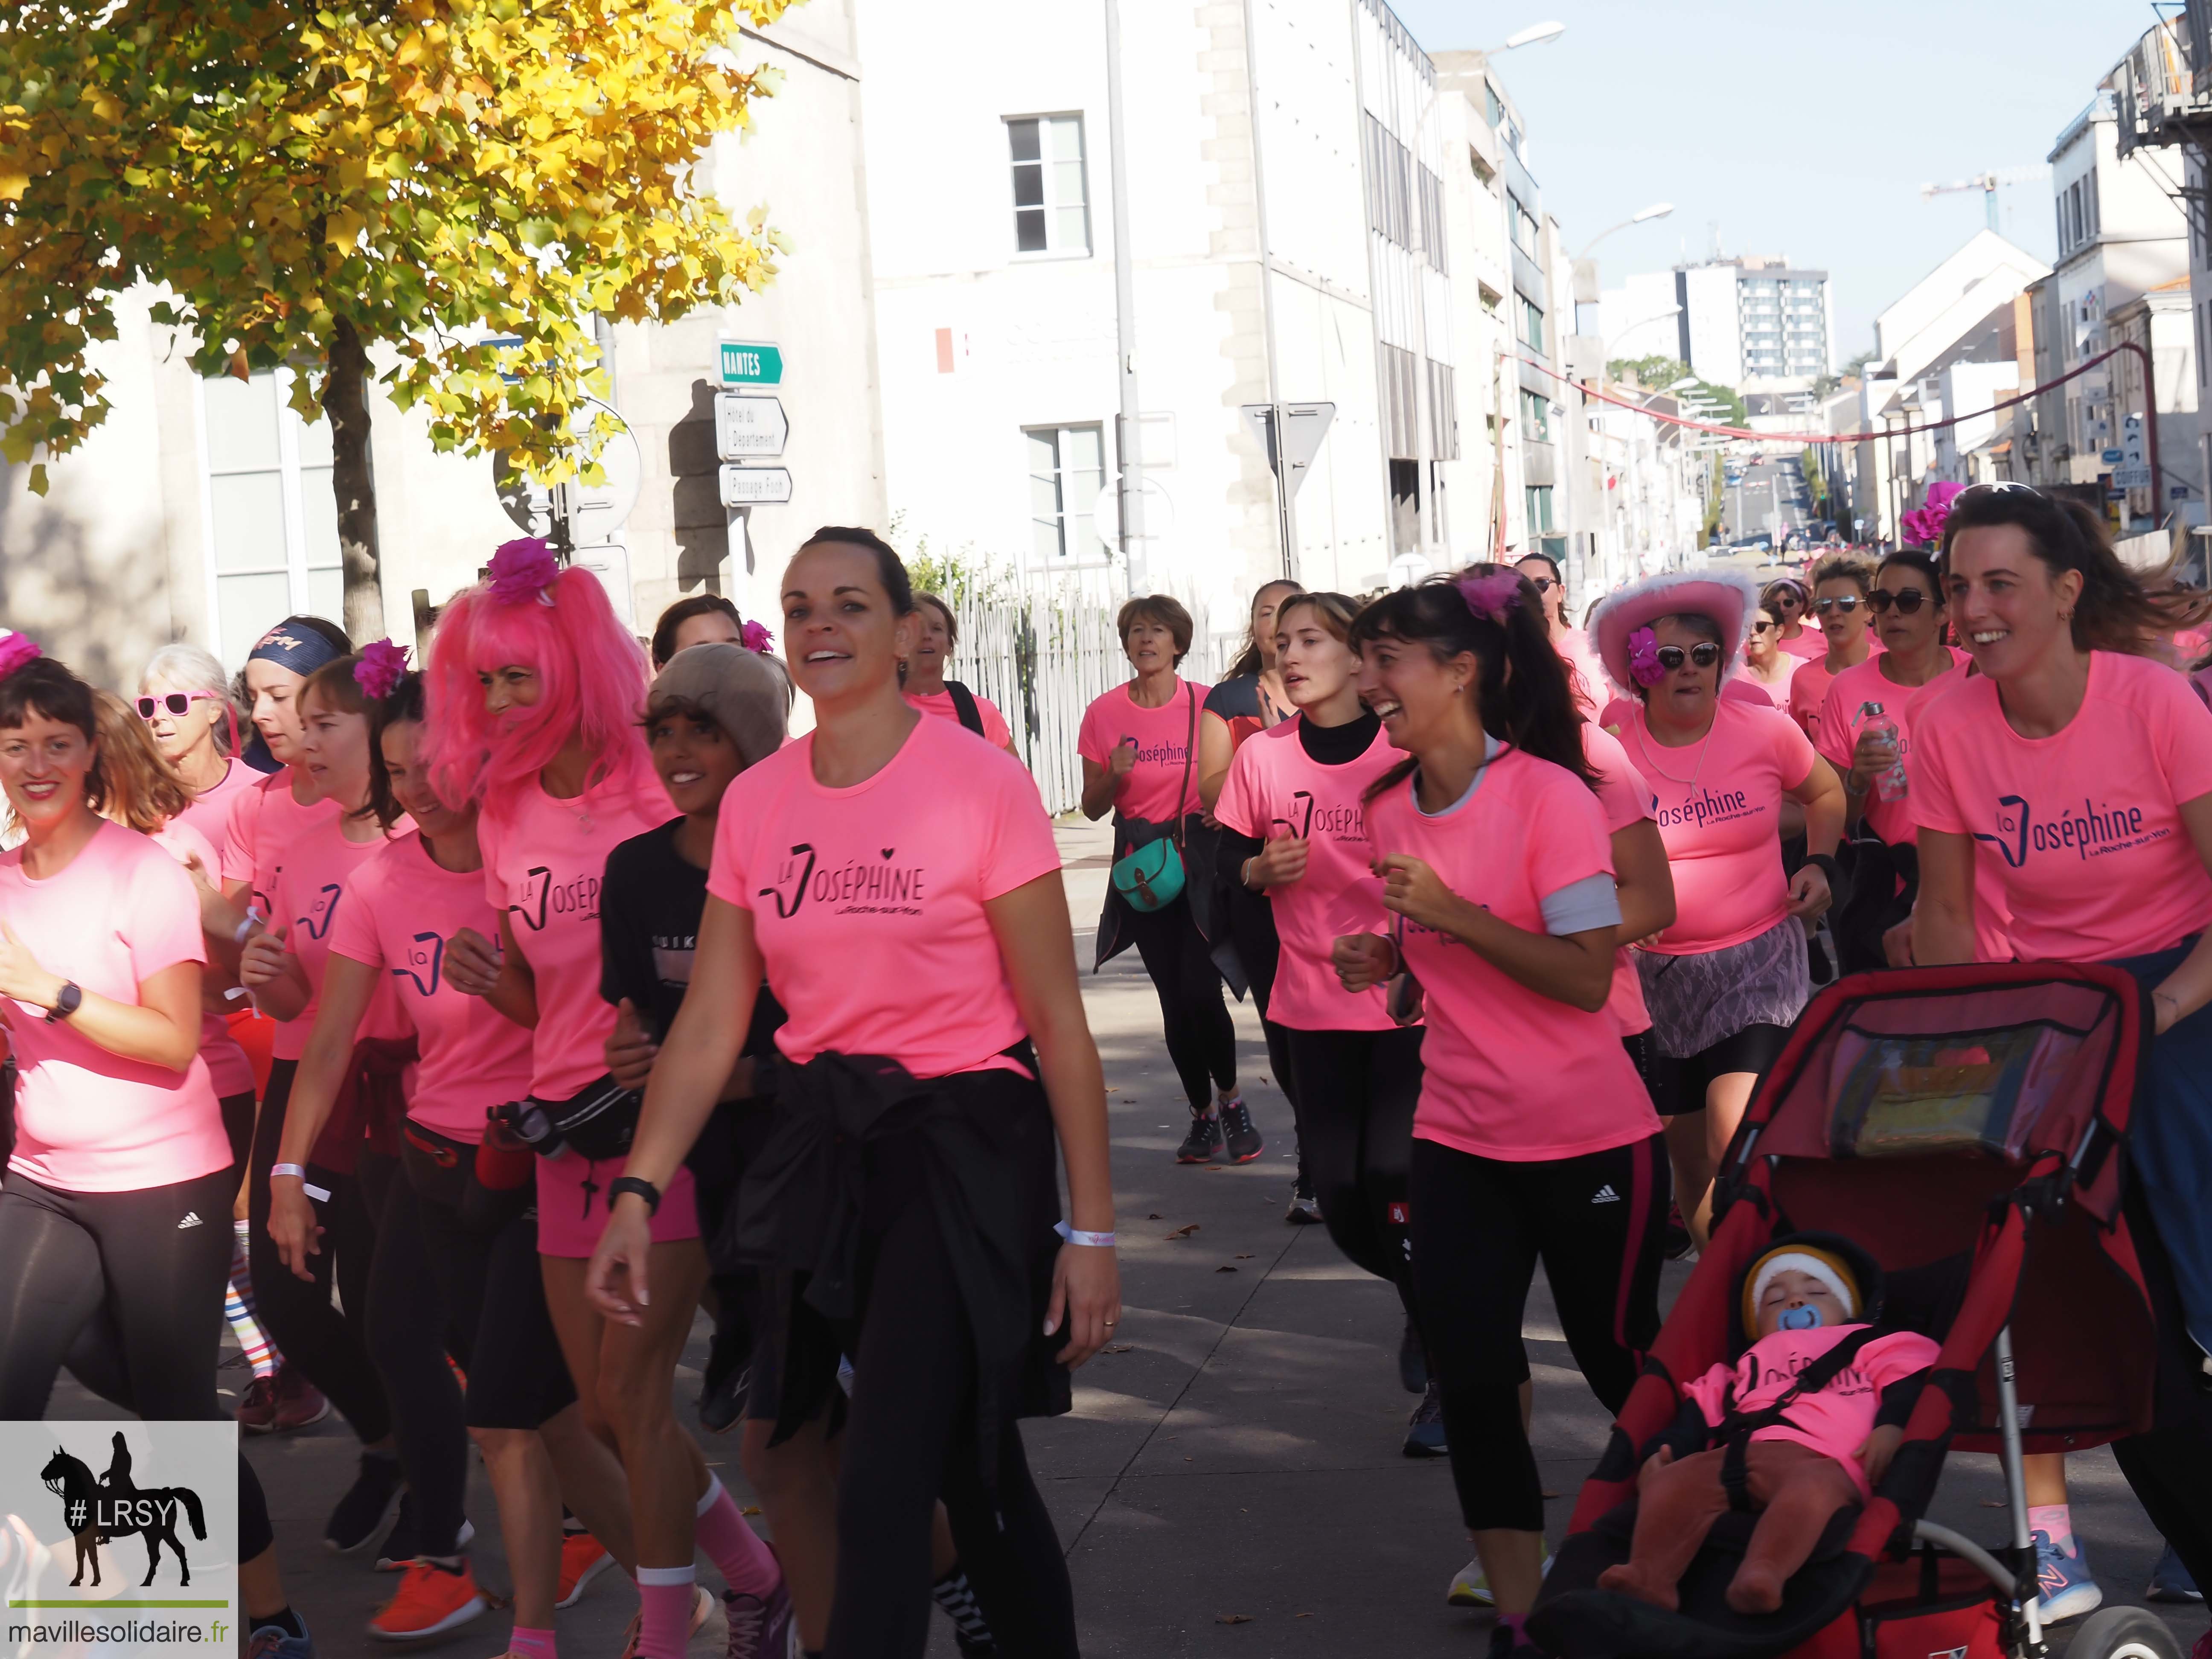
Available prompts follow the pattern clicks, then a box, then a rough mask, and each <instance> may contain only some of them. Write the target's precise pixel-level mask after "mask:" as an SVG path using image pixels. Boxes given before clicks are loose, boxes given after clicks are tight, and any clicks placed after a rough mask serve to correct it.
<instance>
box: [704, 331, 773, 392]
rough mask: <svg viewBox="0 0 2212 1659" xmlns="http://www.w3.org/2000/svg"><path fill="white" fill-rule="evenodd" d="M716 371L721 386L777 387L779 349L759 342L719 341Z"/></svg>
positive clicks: (761, 341)
mask: <svg viewBox="0 0 2212 1659" xmlns="http://www.w3.org/2000/svg"><path fill="white" fill-rule="evenodd" d="M718 345H719V346H720V368H721V374H722V384H723V385H724V386H781V385H782V384H783V348H782V347H781V346H776V345H770V344H769V343H767V342H766V341H763V340H722V341H720V342H718Z"/></svg>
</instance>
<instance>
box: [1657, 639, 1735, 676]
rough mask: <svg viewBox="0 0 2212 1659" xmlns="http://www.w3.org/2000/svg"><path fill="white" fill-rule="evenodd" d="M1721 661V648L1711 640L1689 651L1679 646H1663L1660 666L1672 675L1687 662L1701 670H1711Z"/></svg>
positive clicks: (1660, 648)
mask: <svg viewBox="0 0 2212 1659" xmlns="http://www.w3.org/2000/svg"><path fill="white" fill-rule="evenodd" d="M1720 659H1721V648H1720V647H1718V646H1717V645H1715V644H1714V643H1713V642H1712V641H1711V640H1705V641H1700V642H1699V644H1696V645H1693V646H1692V647H1690V648H1689V649H1688V650H1687V651H1685V650H1683V649H1682V647H1680V646H1679V645H1662V646H1661V647H1659V665H1660V666H1661V667H1662V668H1663V669H1665V670H1666V671H1668V673H1670V674H1671V673H1673V672H1674V671H1675V670H1676V669H1678V668H1680V666H1681V665H1683V663H1684V662H1690V663H1693V664H1695V665H1697V666H1698V667H1699V668H1711V666H1712V665H1714V664H1715V663H1717V662H1718V661H1719V660H1720Z"/></svg>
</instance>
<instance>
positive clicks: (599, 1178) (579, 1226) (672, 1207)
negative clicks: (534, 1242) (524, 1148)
mask: <svg viewBox="0 0 2212 1659" xmlns="http://www.w3.org/2000/svg"><path fill="white" fill-rule="evenodd" d="M622 1172H623V1166H622V1165H621V1164H617V1163H612V1162H602V1163H597V1164H595V1163H593V1162H592V1160H591V1159H590V1158H582V1157H580V1156H578V1155H577V1154H576V1153H574V1152H566V1153H563V1154H562V1156H561V1157H559V1158H539V1159H538V1255H562V1256H574V1257H577V1258H584V1257H587V1256H589V1255H591V1253H592V1251H593V1250H595V1249H599V1234H600V1233H601V1232H602V1231H605V1228H606V1225H607V1184H608V1183H609V1182H611V1181H613V1180H614V1178H615V1177H616V1176H618V1175H620V1174H621V1173H622ZM696 1237H699V1205H698V1200H697V1199H696V1189H695V1188H694V1187H693V1184H692V1181H691V1171H690V1170H678V1171H677V1172H676V1179H675V1180H673V1181H671V1182H669V1183H668V1189H667V1190H666V1191H665V1192H664V1193H663V1194H661V1195H660V1208H659V1210H657V1211H656V1212H654V1213H653V1243H656V1244H665V1243H670V1242H671V1241H672V1240H675V1239H679V1238H696Z"/></svg>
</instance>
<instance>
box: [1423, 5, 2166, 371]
mask: <svg viewBox="0 0 2212 1659" xmlns="http://www.w3.org/2000/svg"><path fill="white" fill-rule="evenodd" d="M1391 3H1392V4H1393V5H1394V6H1395V9H1396V10H1397V13H1398V15H1399V16H1400V17H1401V18H1402V19H1403V20H1404V21H1405V23H1406V25H1407V27H1408V28H1410V29H1412V30H1413V34H1414V36H1415V38H1416V39H1418V40H1419V41H1420V43H1421V44H1422V46H1425V47H1427V48H1428V49H1430V50H1431V51H1447V50H1449V49H1452V48H1455V47H1492V46H1496V45H1497V44H1498V42H1500V41H1502V40H1504V38H1505V37H1506V36H1507V35H1510V34H1512V33H1516V32H1517V31H1519V30H1521V29H1522V28H1524V27H1528V25H1530V24H1533V23H1539V22H1544V21H1550V20H1553V19H1557V20H1559V21H1561V22H1564V23H1565V24H1566V26H1567V29H1566V33H1565V34H1564V35H1562V36H1560V37H1559V39H1558V40H1554V41H1553V42H1551V43H1549V44H1548V45H1545V46H1527V47H1523V48H1522V49H1521V50H1519V51H1517V52H1507V53H1505V54H1504V55H1502V56H1500V57H1499V58H1498V59H1497V60H1496V66H1497V70H1498V77H1499V79H1500V80H1502V81H1503V82H1504V84H1505V86H1506V87H1507V88H1508V89H1509V90H1510V92H1511V93H1512V94H1513V100H1514V101H1515V103H1516V104H1517V105H1518V106H1520V109H1521V114H1522V121H1523V123H1524V124H1525V125H1526V127H1527V130H1528V141H1529V146H1530V152H1529V159H1530V161H1531V164H1532V165H1531V167H1530V171H1531V172H1532V173H1534V175H1535V178H1536V182H1537V184H1538V185H1539V186H1540V188H1541V190H1542V191H1543V200H1544V208H1545V210H1546V211H1547V213H1550V214H1552V215H1553V216H1555V217H1557V218H1558V220H1559V224H1560V228H1561V230H1562V232H1563V234H1565V239H1566V241H1567V245H1568V246H1569V247H1570V248H1571V249H1573V250H1574V251H1575V252H1581V251H1582V249H1583V246H1585V244H1586V243H1587V242H1588V240H1589V239H1590V238H1591V237H1593V236H1595V235H1596V234H1598V233H1599V232H1601V231H1602V230H1604V229H1605V228H1607V226H1610V225H1613V224H1616V223H1618V222H1620V221H1621V220H1624V219H1626V218H1627V217H1628V216H1630V215H1631V214H1632V213H1635V212H1636V211H1637V210H1639V209H1641V208H1644V207H1645V206H1648V205H1650V204H1652V203H1655V202H1672V203H1673V204H1674V212H1673V214H1672V215H1670V216H1668V217H1667V218H1665V219H1662V220H1658V221H1656V222H1651V223H1648V224H1643V225H1637V226H1632V227H1631V228H1628V229H1626V230H1623V231H1620V232H1618V233H1616V234H1613V235H1611V236H1608V237H1607V239H1606V240H1605V242H1604V245H1603V246H1601V247H1600V248H1599V249H1598V250H1597V253H1596V258H1597V259H1598V262H1599V268H1600V275H1601V281H1602V283H1603V284H1604V286H1606V287H1607V288H1617V287H1619V286H1620V282H1621V279H1622V278H1623V277H1624V276H1626V275H1627V274H1628V273H1629V272H1631V271H1637V270H1665V269H1668V268H1669V267H1671V266H1673V265H1674V264H1677V263H1678V262H1680V260H1682V259H1684V258H1692V259H1694V258H1704V257H1705V256H1706V254H1707V253H1708V252H1709V250H1710V248H1711V245H1712V241H1713V239H1714V236H1715V234H1716V231H1715V228H1714V227H1715V226H1716V225H1717V227H1718V229H1717V235H1718V238H1719V241H1720V246H1721V248H1722V249H1723V252H1727V253H1729V254H1736V253H1778V254H1787V255H1789V256H1790V258H1791V259H1792V260H1794V261H1795V262H1796V264H1799V265H1800V266H1803V267H1808V268H1810V269H1814V270H1826V271H1827V272H1828V273H1829V280H1830V296H1831V300H1832V304H1833V307H1834V312H1835V325H1836V339H1835V342H1834V343H1833V345H1834V351H1833V355H1834V359H1835V362H1837V364H1838V366H1840V365H1841V364H1842V363H1844V362H1846V361H1848V360H1849V359H1850V357H1851V356H1853V355H1854V354H1856V353H1857V352H1858V351H1860V350H1862V349H1867V348H1870V347H1871V346H1872V345H1873V344H1874V319H1875V313H1878V312H1880V311H1881V310H1882V309H1883V308H1884V307H1887V305H1888V304H1889V303H1890V302H1891V301H1893V300H1895V299H1896V298H1897V297H1898V296H1899V295H1901V294H1903V293H1904V292H1905V289H1908V288H1910V287H1911V285H1912V284H1913V283H1916V282H1917V281H1919V280H1920V278H1921V277H1923V276H1926V275H1927V274H1928V272H1929V270H1932V269H1934V268H1935V266H1936V264H1938V263H1939V262H1940V261H1941V260H1942V258H1945V256H1947V255H1948V254H1949V253H1950V252H1952V251H1953V250H1954V249H1955V248H1956V247H1958V246H1959V245H1960V243H1962V242H1964V241H1965V240H1966V239H1967V238H1968V237H1970V236H1972V234H1974V232H1975V231H1977V230H1978V229H1980V228H1982V227H1983V225H1984V222H1985V219H1984V205H1983V200H1982V192H1981V191H1979V190H1973V191H1962V192H1960V193H1958V194H1955V195H1950V196H1939V197H1935V198H1934V199H1933V200H1928V201H1923V199H1922V198H1921V195H1920V187H1921V185H1924V184H1941V183H1948V182H1950V181H1952V180H1954V179H1964V178H1966V177H1968V176H1970V175H1972V174H1975V173H1983V172H1990V171H1995V172H2003V171H2004V170H2006V169H2008V168H2017V167H2041V166H2043V165H2044V163H2045V158H2046V157H2048V156H2049V155H2050V154H2051V146H2052V144H2053V143H2055V142H2056V141H2057V137H2058V134H2059V132H2060V131H2061V130H2062V129H2063V127H2065V126H2066V125H2067V124H2068V123H2069V122H2070V121H2071V120H2072V119H2073V118H2075V116H2076V115H2078V114H2080V113H2081V111H2082V109H2083V108H2084V107H2085V106H2087V104H2088V102H2089V100H2090V97H2091V96H2092V94H2093V93H2094V92H2095V90H2096V86H2097V82H2099V81H2100V79H2102V78H2103V76H2105V75H2106V72H2107V71H2109V70H2111V68H2112V65H2113V64H2115V63H2117V62H2118V60H2119V59H2120V58H2121V57H2122V56H2123V55H2124V54H2125V52H2127V50H2128V49H2129V48H2130V46H2133V45H2134V43H2135V42H2136V40H2138V39H2140V38H2141V37H2142V33H2143V32H2144V31H2145V30H2146V29H2148V28H2149V27H2151V26H2152V23H2153V21H2154V16H2153V13H2152V10H2151V8H2150V6H2149V5H2148V4H2147V3H2143V0H2066V3H2059V0H1979V3H1976V0H1917V3H1916V0H1854V3H1851V4H1849V5H1807V6H1785V5H1778V4H1775V3H1773V0H1508V4H1507V5H1505V6H1504V7H1502V8H1501V7H1500V6H1498V5H1497V4H1494V3H1481V4H1471V3H1468V0H1391ZM2171 171H2172V173H2174V174H2175V176H2176V177H2179V173H2180V164H2179V161H2178V160H2175V161H2172V164H2171ZM1998 201H1999V210H2000V215H2001V217H2000V222H1999V225H1998V228H1999V230H2000V231H2001V232H2002V234H2005V235H2006V236H2008V237H2009V238H2010V239H2011V240H2014V241H2015V242H2016V243H2018V244H2019V245H2020V246H2021V247H2023V248H2026V249H2027V251H2028V252H2032V253H2033V254H2035V255H2036V256H2037V257H2038V258H2041V259H2045V260H2048V259H2050V258H2051V257H2052V254H2053V248H2054V243H2055V234H2054V230H2053V221H2052V213H2051V184H2050V179H2049V177H2048V176H2047V174H2046V175H2045V176H2044V177H2041V178H2038V179H2032V180H2030V181H2028V182H2027V183H2024V184H2019V185H2008V186H2007V187H2005V188H2003V189H2002V190H2001V191H1999V192H1998Z"/></svg>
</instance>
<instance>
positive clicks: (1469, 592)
mask: <svg viewBox="0 0 2212 1659" xmlns="http://www.w3.org/2000/svg"><path fill="white" fill-rule="evenodd" d="M1459 591H1460V594H1461V596H1462V598H1463V599H1466V600H1467V608H1468V610H1470V611H1474V614H1475V615H1476V616H1478V617H1481V618H1482V619H1483V620H1484V621H1485V622H1494V623H1499V624H1501V625H1502V624H1503V623H1504V621H1505V618H1506V617H1507V615H1508V614H1509V613H1510V611H1512V609H1513V607H1514V606H1515V605H1518V604H1520V603H1521V577H1520V575H1519V574H1518V573H1517V572H1515V571H1511V570H1498V571H1493V572H1492V574H1489V575H1487V576H1462V577H1461V578H1460V580H1459Z"/></svg>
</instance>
